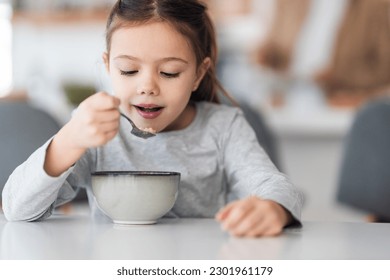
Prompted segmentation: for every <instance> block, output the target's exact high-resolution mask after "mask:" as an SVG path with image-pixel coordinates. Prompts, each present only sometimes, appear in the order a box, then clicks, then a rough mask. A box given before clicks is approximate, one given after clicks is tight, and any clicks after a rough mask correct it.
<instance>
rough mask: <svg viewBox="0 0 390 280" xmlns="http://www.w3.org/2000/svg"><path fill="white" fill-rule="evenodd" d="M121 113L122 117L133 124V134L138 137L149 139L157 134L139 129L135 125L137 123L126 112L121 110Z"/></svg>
mask: <svg viewBox="0 0 390 280" xmlns="http://www.w3.org/2000/svg"><path fill="white" fill-rule="evenodd" d="M120 114H121V116H122V117H124V118H125V119H126V120H128V121H129V123H130V124H131V126H132V129H131V134H133V135H135V136H137V137H140V138H143V139H148V138H150V137H153V136H156V134H155V133H151V132H149V131H145V130H142V129H139V128H138V127H137V126H136V125H135V123H134V122H133V121H132V120H131V119H130V118H129V117H128V116H126V115H125V114H124V113H122V112H120Z"/></svg>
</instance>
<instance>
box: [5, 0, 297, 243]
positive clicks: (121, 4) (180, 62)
mask: <svg viewBox="0 0 390 280" xmlns="http://www.w3.org/2000/svg"><path fill="white" fill-rule="evenodd" d="M106 43H107V52H106V53H104V54H103V60H104V63H105V65H106V68H107V71H108V73H109V76H110V78H111V81H112V85H113V95H109V94H107V93H104V92H99V93H96V94H94V95H93V96H91V97H89V98H88V99H86V100H85V101H84V102H82V103H81V104H80V106H79V107H78V108H77V110H76V111H75V113H74V115H73V116H72V119H71V120H70V121H69V122H68V123H67V124H66V125H65V126H64V127H63V128H62V129H61V130H60V131H59V132H58V133H57V134H56V135H55V136H54V137H53V138H52V139H50V140H49V141H48V142H47V143H46V144H44V145H43V146H42V147H40V148H39V149H38V150H37V151H36V152H34V153H33V154H32V155H31V156H30V157H29V158H28V159H27V160H26V161H25V162H24V163H23V164H21V165H20V166H19V167H17V168H16V169H15V171H14V172H13V173H12V175H11V176H10V178H9V180H8V182H7V183H6V186H5V187H4V191H3V211H4V215H5V217H6V218H7V219H8V220H11V221H12V220H13V221H15V220H25V221H34V220H41V219H45V218H47V217H48V216H50V214H51V213H52V211H53V209H54V208H55V207H56V206H58V205H61V204H63V203H65V202H68V201H70V200H72V199H73V198H74V197H75V196H76V190H77V189H78V188H80V187H81V188H86V190H87V194H88V199H89V204H90V206H91V210H92V214H93V215H96V216H99V215H100V216H102V215H104V214H103V213H102V212H101V211H100V210H99V209H98V208H97V207H96V205H95V201H94V199H93V194H92V191H91V183H90V182H91V177H90V174H91V172H95V171H108V170H166V171H177V172H180V173H181V185H180V192H179V196H178V198H177V201H176V204H175V205H174V207H173V208H172V210H171V211H170V212H169V214H168V215H167V216H169V217H206V218H210V217H216V219H217V220H218V221H220V222H221V224H222V227H223V228H224V229H225V230H226V231H228V232H230V233H231V234H232V235H235V236H267V235H277V234H279V233H280V232H281V231H282V229H283V228H284V227H285V226H288V225H290V224H293V223H298V224H299V220H300V211H301V207H302V196H301V194H300V192H299V191H298V190H297V189H296V188H295V187H294V186H293V185H292V184H291V183H290V182H289V181H288V179H287V178H286V176H284V175H283V174H282V173H280V172H279V171H278V170H277V169H276V168H275V166H274V165H273V164H272V162H271V161H270V160H269V158H268V157H267V155H266V153H265V152H264V150H263V149H262V148H261V147H260V145H259V144H258V141H257V139H256V136H255V133H254V131H253V130H252V129H251V127H250V126H249V124H248V123H247V122H246V120H245V119H244V116H243V114H242V112H241V110H240V109H238V108H236V107H232V106H226V105H220V104H218V97H217V91H218V90H219V91H221V92H224V91H223V90H222V88H221V87H220V85H219V83H218V81H217V79H216V75H215V64H216V50H217V46H216V41H215V33H214V29H213V26H212V23H211V21H210V18H209V17H208V15H207V12H206V7H205V6H204V5H202V4H201V3H200V2H198V0H137V1H134V0H133V1H132V0H122V1H118V2H117V3H116V4H115V5H114V7H113V9H112V11H111V14H110V16H109V18H108V22H107V34H106ZM119 110H121V111H122V112H124V113H125V114H126V115H127V116H129V117H130V118H131V119H132V120H133V121H134V122H135V124H136V125H137V126H138V127H140V128H145V129H148V130H153V131H156V132H157V135H156V136H155V137H152V138H149V139H146V140H145V139H141V138H137V137H136V136H134V135H132V134H131V133H130V128H131V127H130V126H129V123H128V122H127V121H126V120H125V119H124V118H120V114H119ZM229 202H230V203H229ZM226 204H227V205H226Z"/></svg>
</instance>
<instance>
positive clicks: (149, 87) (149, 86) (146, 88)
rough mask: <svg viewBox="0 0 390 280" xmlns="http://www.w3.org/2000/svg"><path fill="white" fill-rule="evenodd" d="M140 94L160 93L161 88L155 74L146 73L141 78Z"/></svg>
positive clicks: (138, 91)
mask: <svg viewBox="0 0 390 280" xmlns="http://www.w3.org/2000/svg"><path fill="white" fill-rule="evenodd" d="M137 93H138V94H148V95H158V94H159V89H158V85H157V83H156V81H155V80H154V77H153V76H151V75H150V76H149V75H147V76H146V75H145V77H143V79H141V81H140V84H139V86H138V90H137Z"/></svg>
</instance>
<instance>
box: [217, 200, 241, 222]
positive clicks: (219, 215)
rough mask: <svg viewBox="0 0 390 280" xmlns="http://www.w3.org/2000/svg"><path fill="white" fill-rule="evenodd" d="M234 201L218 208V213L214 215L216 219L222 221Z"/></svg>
mask: <svg viewBox="0 0 390 280" xmlns="http://www.w3.org/2000/svg"><path fill="white" fill-rule="evenodd" d="M236 203H237V202H231V203H229V204H228V205H226V206H225V207H223V208H222V209H220V210H219V211H218V213H217V214H216V215H215V218H216V219H217V220H218V221H223V220H224V219H225V218H226V217H227V216H228V215H229V212H230V210H231V209H232V208H233V207H234V205H235V204H236Z"/></svg>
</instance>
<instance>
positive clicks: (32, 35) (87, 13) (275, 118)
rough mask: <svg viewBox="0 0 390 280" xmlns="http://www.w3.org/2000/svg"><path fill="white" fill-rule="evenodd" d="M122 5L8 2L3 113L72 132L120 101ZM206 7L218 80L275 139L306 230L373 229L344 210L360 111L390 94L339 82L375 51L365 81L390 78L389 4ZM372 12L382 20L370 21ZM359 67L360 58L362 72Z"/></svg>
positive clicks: (239, 1) (83, 0) (1, 17)
mask: <svg viewBox="0 0 390 280" xmlns="http://www.w3.org/2000/svg"><path fill="white" fill-rule="evenodd" d="M114 2H115V1H114V0H79V1H76V0H14V1H6V0H0V42H1V43H0V102H11V101H10V100H19V101H20V100H26V101H27V102H29V103H31V104H33V105H34V106H36V107H39V108H41V109H43V110H45V111H46V112H48V113H49V114H50V115H52V116H53V117H54V118H55V119H56V120H57V121H58V122H59V123H60V124H64V123H65V122H66V121H67V120H69V118H70V115H71V112H72V110H73V109H74V108H75V106H77V104H78V103H79V102H80V101H81V100H82V99H83V98H85V97H86V96H88V95H90V94H92V93H94V92H96V91H98V90H106V91H110V90H111V87H110V83H109V80H108V78H107V76H106V73H105V69H104V66H103V62H102V53H103V51H104V50H105V40H104V36H105V34H104V33H105V30H104V29H105V20H106V17H107V15H108V12H109V8H110V7H111V6H112V5H113V3H114ZM205 2H207V4H208V5H209V8H210V14H211V16H212V18H213V20H214V22H215V26H216V28H217V33H218V42H219V48H220V57H219V59H220V60H219V64H218V75H219V78H220V80H221V82H222V84H224V86H225V88H226V89H227V90H228V91H229V92H230V93H231V94H232V95H233V96H234V97H235V98H236V99H237V100H239V101H240V102H241V103H244V104H248V105H249V107H250V108H252V109H253V110H254V111H255V112H257V113H258V114H259V116H258V117H259V118H261V121H263V122H264V123H265V124H266V126H267V127H268V128H269V131H270V133H271V134H272V139H274V140H273V141H274V146H275V149H276V154H277V156H278V165H279V167H280V169H281V170H282V171H283V172H285V173H286V174H287V175H288V176H289V177H290V178H291V180H292V181H293V182H294V183H295V184H296V185H297V186H298V187H299V188H300V189H301V190H302V191H303V192H304V194H305V206H304V209H303V219H304V220H325V221H326V220H329V221H330V220H340V221H364V220H365V219H366V216H367V214H369V213H365V212H363V211H360V210H357V209H352V208H350V207H347V206H344V205H342V204H340V203H339V202H338V201H337V200H336V192H337V182H338V176H339V170H340V163H341V160H342V152H343V143H344V139H345V136H346V134H347V132H348V129H349V128H350V126H351V123H352V120H353V117H354V115H355V113H356V110H357V109H358V108H359V106H361V105H362V104H364V102H366V101H367V100H369V99H370V98H374V97H375V96H378V95H381V94H385V92H386V89H388V87H389V85H390V83H389V81H388V79H387V80H386V79H384V80H383V79H382V80H380V81H370V82H371V84H370V85H369V86H366V85H364V84H358V85H355V84H353V82H350V81H347V82H345V81H340V79H338V77H337V73H338V71H339V72H340V71H341V72H342V76H343V77H349V76H353V72H354V69H358V68H359V67H360V68H361V67H363V66H361V65H359V64H356V63H354V64H353V63H352V62H349V61H348V59H351V58H348V55H350V54H351V55H352V54H354V53H356V52H355V51H353V50H352V48H361V49H363V48H364V44H365V43H366V42H371V44H370V46H369V47H370V49H371V55H372V56H371V60H370V63H369V64H370V67H371V68H369V69H363V70H362V73H363V74H362V75H363V76H367V75H366V74H367V73H371V74H368V75H369V76H370V75H371V76H375V77H377V76H380V74H378V75H377V74H375V73H374V70H375V69H376V68H375V65H374V66H373V65H372V64H375V61H381V62H378V63H384V64H385V66H384V67H382V68H381V69H382V70H381V71H382V73H383V72H384V73H385V74H386V75H387V76H390V75H389V73H390V71H387V70H389V69H388V67H389V66H390V60H389V57H388V56H387V57H385V58H381V57H379V55H378V54H377V53H376V47H378V46H379V45H380V46H382V45H383V44H386V43H389V44H387V45H385V46H387V48H388V49H389V50H390V42H389V37H390V31H389V22H388V21H389V20H390V19H389V18H390V16H389V14H390V12H389V11H390V10H389V9H387V10H386V9H383V8H380V7H379V6H378V5H388V3H386V1H385V0H360V1H357V0H208V1H205ZM369 3H371V4H372V3H376V4H377V5H376V6H375V5H374V6H375V7H370V5H369ZM367 5H368V6H367ZM378 7H379V9H378ZM378 10H382V12H378ZM362 11H363V12H364V11H365V12H364V13H365V14H363V12H362ZM369 11H372V12H373V13H374V15H367V14H366V12H369ZM375 13H376V14H375ZM369 16H371V18H370V17H369ZM354 20H355V21H356V22H354ZM359 20H361V21H364V20H367V21H369V22H372V24H371V25H367V24H365V23H364V22H363V23H360V22H359ZM386 22H387V23H386ZM384 23H386V24H387V25H386V24H385V25H384ZM382 25H384V26H382ZM361 26H365V27H364V28H362V27H361ZM378 30H380V31H381V32H382V33H383V32H385V31H386V30H387V32H389V33H387V36H388V37H387V39H386V38H385V39H379V37H378V38H376V37H375V36H376V34H375V33H376V31H378ZM384 30H385V31H384ZM378 32H379V31H378ZM378 32H377V33H378ZM356 34H361V36H367V38H363V39H361V38H360V37H361V36H360V37H359V35H356ZM349 35H350V37H348V36H349ZM353 36H354V37H353ZM378 36H379V35H378ZM354 40H355V41H354ZM348 42H350V48H349V47H347V43H348ZM346 48H347V51H345V49H346ZM379 53H383V51H382V52H380V51H379ZM385 56H386V54H385ZM344 57H345V61H344V60H343V59H344ZM359 59H360V57H359V56H358V55H357V54H356V55H355V56H354V57H353V56H352V60H351V61H359ZM363 60H364V59H363ZM340 64H341V65H340ZM342 67H344V68H342ZM348 67H350V68H351V69H348ZM386 67H387V68H386ZM360 68H359V69H360ZM363 68H364V67H363ZM338 69H341V70H338ZM364 71H366V72H364ZM355 80H358V81H362V79H361V78H356V77H355ZM367 89H369V90H367ZM355 92H358V94H357V95H356V94H355ZM356 96H357V97H356ZM259 121H260V120H259ZM0 158H1V157H0ZM1 160H2V161H3V160H4V158H1Z"/></svg>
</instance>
